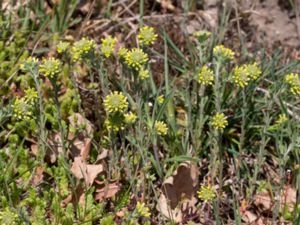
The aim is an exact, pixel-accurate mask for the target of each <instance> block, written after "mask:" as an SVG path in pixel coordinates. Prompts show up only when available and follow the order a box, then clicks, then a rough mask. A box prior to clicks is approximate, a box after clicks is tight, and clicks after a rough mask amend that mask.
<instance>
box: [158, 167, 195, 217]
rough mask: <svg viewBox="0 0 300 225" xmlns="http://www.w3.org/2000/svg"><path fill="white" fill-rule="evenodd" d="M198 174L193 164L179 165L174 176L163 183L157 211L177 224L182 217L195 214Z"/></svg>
mask: <svg viewBox="0 0 300 225" xmlns="http://www.w3.org/2000/svg"><path fill="white" fill-rule="evenodd" d="M198 174H199V171H198V168H197V167H196V165H195V164H193V163H191V162H184V163H181V164H180V165H179V167H178V168H177V170H176V171H175V172H174V174H173V175H172V176H171V177H169V178H168V179H167V180H165V181H164V183H163V185H162V188H161V190H162V193H161V195H160V198H159V203H158V205H157V210H158V211H160V212H161V213H162V214H163V215H164V216H166V217H167V218H170V219H173V220H175V221H176V222H178V223H179V222H181V221H182V217H183V215H188V214H190V213H191V212H192V211H193V212H195V211H196V210H197V209H196V207H195V204H196V202H197V199H196V198H195V195H196V192H197V186H198Z"/></svg>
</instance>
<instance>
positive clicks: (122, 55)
mask: <svg viewBox="0 0 300 225" xmlns="http://www.w3.org/2000/svg"><path fill="white" fill-rule="evenodd" d="M127 53H128V49H127V48H125V47H121V48H119V51H118V56H119V57H120V58H121V59H125V58H126V55H127Z"/></svg>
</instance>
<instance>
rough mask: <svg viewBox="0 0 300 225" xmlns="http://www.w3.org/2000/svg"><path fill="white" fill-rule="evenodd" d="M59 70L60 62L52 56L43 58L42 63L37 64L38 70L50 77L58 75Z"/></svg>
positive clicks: (60, 68) (60, 67)
mask: <svg viewBox="0 0 300 225" xmlns="http://www.w3.org/2000/svg"><path fill="white" fill-rule="evenodd" d="M61 70H62V63H61V62H60V61H59V60H58V59H55V58H53V57H51V58H49V59H43V63H42V64H41V65H40V66H39V72H40V73H42V74H44V75H45V76H46V77H50V78H53V77H55V76H56V75H58V74H59V73H60V72H61Z"/></svg>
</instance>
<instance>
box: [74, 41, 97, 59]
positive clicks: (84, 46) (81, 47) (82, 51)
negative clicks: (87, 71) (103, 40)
mask: <svg viewBox="0 0 300 225" xmlns="http://www.w3.org/2000/svg"><path fill="white" fill-rule="evenodd" d="M95 48H96V43H95V41H94V40H89V39H87V38H82V39H81V40H80V41H76V42H75V43H74V45H73V47H72V49H71V53H72V56H73V61H74V62H76V61H78V60H80V59H82V58H84V57H86V56H87V55H88V54H89V53H91V52H92V51H94V50H95Z"/></svg>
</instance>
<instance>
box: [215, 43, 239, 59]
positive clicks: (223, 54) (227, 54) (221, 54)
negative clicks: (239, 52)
mask: <svg viewBox="0 0 300 225" xmlns="http://www.w3.org/2000/svg"><path fill="white" fill-rule="evenodd" d="M213 54H214V56H215V57H217V58H221V59H224V60H233V59H234V52H233V51H232V50H231V49H229V48H225V47H224V45H217V46H215V47H214V49H213Z"/></svg>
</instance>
